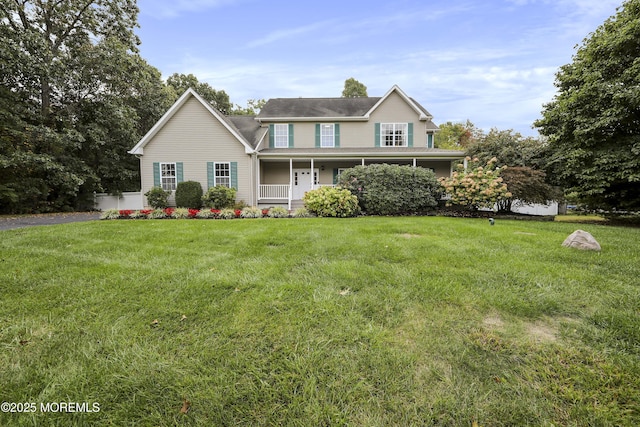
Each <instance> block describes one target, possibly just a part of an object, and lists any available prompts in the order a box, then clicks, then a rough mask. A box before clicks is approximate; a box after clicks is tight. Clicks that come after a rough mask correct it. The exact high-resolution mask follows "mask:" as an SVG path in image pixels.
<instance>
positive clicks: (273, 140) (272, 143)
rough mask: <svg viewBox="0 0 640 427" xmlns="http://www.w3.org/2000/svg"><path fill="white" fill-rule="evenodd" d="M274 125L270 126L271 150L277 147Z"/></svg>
mask: <svg viewBox="0 0 640 427" xmlns="http://www.w3.org/2000/svg"><path fill="white" fill-rule="evenodd" d="M274 132H275V131H274V130H273V124H270V125H269V148H273V147H275V140H276V135H275V134H274Z"/></svg>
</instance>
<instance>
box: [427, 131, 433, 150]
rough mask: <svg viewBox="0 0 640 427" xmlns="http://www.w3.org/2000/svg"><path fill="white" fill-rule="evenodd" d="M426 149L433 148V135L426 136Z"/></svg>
mask: <svg viewBox="0 0 640 427" xmlns="http://www.w3.org/2000/svg"><path fill="white" fill-rule="evenodd" d="M427 148H433V134H432V133H429V134H427Z"/></svg>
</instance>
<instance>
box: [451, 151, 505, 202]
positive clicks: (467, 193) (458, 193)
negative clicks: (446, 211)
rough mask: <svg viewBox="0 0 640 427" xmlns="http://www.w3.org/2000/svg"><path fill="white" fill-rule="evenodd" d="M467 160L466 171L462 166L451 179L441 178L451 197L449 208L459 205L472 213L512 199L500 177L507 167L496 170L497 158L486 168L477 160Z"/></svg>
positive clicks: (490, 161) (489, 162) (459, 166)
mask: <svg viewBox="0 0 640 427" xmlns="http://www.w3.org/2000/svg"><path fill="white" fill-rule="evenodd" d="M466 160H467V162H468V164H467V167H466V169H465V167H464V165H462V164H460V165H458V167H457V170H456V171H455V172H454V173H453V174H452V175H451V177H448V178H440V182H441V183H442V185H443V187H444V190H445V191H446V192H447V195H448V196H449V200H447V206H451V205H458V206H461V207H463V208H465V209H468V210H472V211H476V210H478V209H480V208H487V209H492V208H493V207H494V205H495V204H496V203H497V202H498V201H499V200H501V199H509V198H511V197H512V194H511V193H510V192H509V190H508V189H507V185H506V184H505V183H504V182H503V180H502V178H501V177H500V171H501V170H502V169H506V166H503V167H502V168H496V167H495V163H496V158H495V157H494V158H493V159H491V160H489V161H488V162H487V164H486V165H484V166H483V165H482V164H481V163H480V161H479V160H478V159H477V158H474V159H471V158H470V157H467V158H466Z"/></svg>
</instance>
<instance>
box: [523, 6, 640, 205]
mask: <svg viewBox="0 0 640 427" xmlns="http://www.w3.org/2000/svg"><path fill="white" fill-rule="evenodd" d="M639 56H640V0H627V1H625V2H624V3H623V5H622V6H621V7H620V8H618V11H617V13H616V15H614V16H612V17H610V18H609V19H607V20H606V21H605V22H604V24H602V25H601V26H600V27H599V28H598V29H597V30H596V31H595V32H594V33H592V34H590V35H589V36H588V37H587V38H586V39H585V40H584V41H583V43H582V45H581V46H580V47H579V48H578V49H577V51H576V53H575V55H574V56H573V62H572V63H570V64H567V65H564V66H563V67H561V68H560V70H559V71H558V73H557V74H556V81H555V84H556V87H557V88H558V93H557V94H556V96H555V98H554V99H553V100H552V101H551V102H550V103H548V104H546V105H545V106H544V109H543V111H542V118H541V119H539V120H537V121H536V122H535V126H536V127H538V128H539V129H540V132H541V133H542V134H543V135H546V136H548V138H549V149H550V153H551V159H552V164H553V165H554V166H555V170H556V172H557V175H556V178H557V180H558V182H562V183H563V184H565V185H566V187H567V190H568V191H569V192H573V193H575V194H577V195H578V196H579V197H580V198H581V199H582V200H583V201H584V202H586V203H587V204H588V205H590V206H591V207H594V208H596V207H602V208H623V209H639V208H640V61H638V57H639Z"/></svg>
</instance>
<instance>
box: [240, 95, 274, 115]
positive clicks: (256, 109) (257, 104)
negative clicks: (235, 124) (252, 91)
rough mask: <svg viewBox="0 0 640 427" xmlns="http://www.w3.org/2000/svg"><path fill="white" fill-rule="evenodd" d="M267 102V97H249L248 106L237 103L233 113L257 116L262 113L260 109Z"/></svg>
mask: <svg viewBox="0 0 640 427" xmlns="http://www.w3.org/2000/svg"><path fill="white" fill-rule="evenodd" d="M266 103H267V100H266V99H249V100H247V107H246V108H243V107H241V106H240V105H238V104H236V106H235V107H234V109H233V110H231V114H232V115H234V116H257V115H258V114H260V110H262V107H264V104H266Z"/></svg>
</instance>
